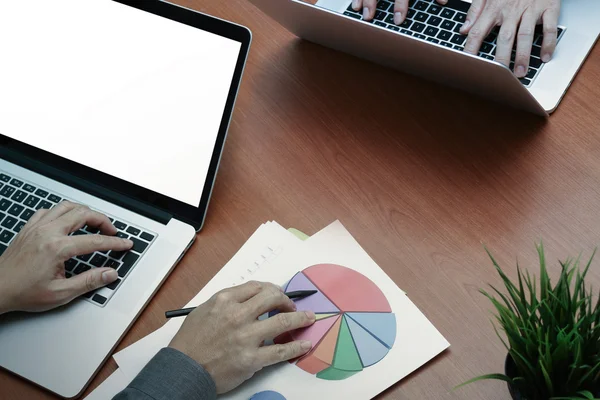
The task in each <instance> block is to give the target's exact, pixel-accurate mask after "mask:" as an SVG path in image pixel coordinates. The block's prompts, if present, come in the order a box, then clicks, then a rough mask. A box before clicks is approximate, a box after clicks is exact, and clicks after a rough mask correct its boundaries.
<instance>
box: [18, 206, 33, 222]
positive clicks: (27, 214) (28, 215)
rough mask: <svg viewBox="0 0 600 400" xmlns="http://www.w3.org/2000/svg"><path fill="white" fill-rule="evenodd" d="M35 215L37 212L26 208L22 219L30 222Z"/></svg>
mask: <svg viewBox="0 0 600 400" xmlns="http://www.w3.org/2000/svg"><path fill="white" fill-rule="evenodd" d="M33 214H35V211H33V210H31V209H29V208H26V209H25V211H23V214H21V219H24V220H25V221H29V219H30V218H31V217H32V216H33Z"/></svg>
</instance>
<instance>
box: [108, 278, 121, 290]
mask: <svg viewBox="0 0 600 400" xmlns="http://www.w3.org/2000/svg"><path fill="white" fill-rule="evenodd" d="M119 283H121V279H117V280H116V281H114V282H113V283H111V284H110V285H106V287H107V288H108V289H110V290H115V289H116V288H117V286H119Z"/></svg>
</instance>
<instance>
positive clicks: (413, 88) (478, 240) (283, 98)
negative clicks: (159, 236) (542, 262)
mask: <svg viewBox="0 0 600 400" xmlns="http://www.w3.org/2000/svg"><path fill="white" fill-rule="evenodd" d="M178 2H179V3H181V4H182V5H185V6H188V7H191V8H194V9H197V10H199V11H202V12H206V13H209V14H213V15H216V16H218V17H221V18H225V19H228V20H232V21H236V22H238V23H241V24H243V25H246V26H248V27H250V28H251V29H252V31H253V33H254V42H253V45H252V49H251V53H250V58H249V61H248V66H247V68H246V73H245V76H244V81H243V84H242V88H241V91H240V95H239V98H238V102H237V107H236V110H235V113H234V117H233V123H232V124H231V129H230V132H229V138H228V141H227V145H226V148H225V153H224V156H223V161H222V163H221V170H220V173H219V176H218V179H217V183H216V186H215V190H214V195H213V199H212V203H211V207H210V210H209V214H208V219H207V221H206V225H205V228H204V230H203V231H202V233H201V234H200V235H199V237H198V241H197V242H196V244H195V245H194V247H193V248H192V249H191V250H190V252H189V253H188V254H187V256H186V257H185V259H184V260H183V262H182V263H181V264H180V265H179V267H178V268H177V269H176V270H175V271H174V272H173V274H172V275H171V276H170V277H169V279H168V280H167V282H166V283H165V284H164V286H163V287H162V289H161V290H160V291H159V293H158V294H157V295H156V297H155V298H154V300H153V301H152V302H151V304H150V305H149V306H148V308H147V309H146V311H145V312H144V313H143V314H142V316H141V317H140V319H139V320H138V321H137V323H136V324H135V325H134V326H133V328H132V329H131V331H130V332H129V333H128V335H127V336H126V337H125V339H124V340H123V342H122V343H121V344H120V346H119V349H122V348H123V347H125V346H128V345H130V344H132V343H134V342H135V341H137V340H139V339H140V338H142V337H143V336H145V335H147V334H149V333H150V332H152V331H154V330H155V329H157V328H159V327H160V326H161V325H162V324H163V323H164V322H165V321H164V314H163V313H164V310H167V309H173V308H177V307H179V306H182V305H183V304H185V303H186V302H187V301H188V300H189V299H190V298H191V297H192V296H193V295H194V294H196V293H197V292H198V290H199V289H201V288H202V287H203V286H204V285H205V284H206V283H207V282H208V280H209V279H210V278H211V277H212V276H214V275H215V274H216V273H217V271H219V269H220V268H221V267H222V266H223V265H224V264H225V263H226V262H227V261H228V260H229V258H231V256H233V254H234V253H235V252H236V250H237V249H239V247H240V246H241V245H242V244H243V243H244V242H245V241H246V239H247V238H248V237H249V236H250V234H251V233H252V232H253V231H254V230H255V229H256V228H257V227H258V226H259V225H260V224H261V223H262V222H264V221H267V220H270V219H275V220H277V221H279V222H280V223H282V224H283V225H285V226H293V227H296V228H299V229H301V230H304V231H306V232H307V233H310V234H312V233H314V232H316V231H317V230H319V229H320V228H322V227H324V226H326V225H327V224H328V223H330V222H331V221H333V220H335V219H340V220H341V221H342V222H343V223H344V225H345V226H346V227H347V228H348V229H349V230H350V231H351V232H352V233H353V235H354V236H355V237H356V239H357V240H358V241H359V242H360V243H361V244H362V246H363V247H364V248H365V249H366V251H367V252H369V254H371V256H372V257H373V258H374V259H375V261H376V262H377V263H378V264H379V265H380V266H381V267H382V268H383V269H384V270H385V271H386V272H387V273H388V274H389V275H390V276H391V277H392V278H393V279H394V281H395V282H396V283H397V284H398V286H400V287H401V288H402V289H404V290H406V291H407V293H408V295H409V296H410V297H411V299H412V300H413V301H414V302H415V303H416V304H417V306H418V307H419V308H420V309H421V311H423V312H424V313H425V314H426V315H427V317H429V319H430V320H431V321H432V322H433V324H434V325H435V326H436V327H437V328H438V329H439V330H440V331H441V332H442V334H443V335H445V337H446V338H447V339H448V340H449V341H450V343H451V344H452V346H451V348H450V350H448V351H447V352H445V353H444V354H443V355H441V356H440V357H438V358H437V359H435V360H434V361H432V362H430V363H429V364H428V365H427V366H426V367H425V368H422V369H421V370H419V371H418V372H416V373H414V374H413V375H411V376H409V377H408V378H406V379H404V380H403V381H402V382H401V383H399V384H397V385H396V386H394V387H392V388H391V389H389V390H388V391H387V392H385V394H384V395H382V396H381V397H382V398H387V399H410V400H414V399H427V400H437V399H487V400H507V399H509V395H508V392H507V390H506V388H505V385H504V384H502V383H494V382H483V383H477V384H474V385H471V386H469V387H466V388H464V389H460V390H458V391H456V392H450V390H451V388H452V387H453V386H455V385H457V384H459V383H461V382H463V381H465V380H467V379H469V378H471V377H473V376H475V375H479V374H482V373H488V372H501V371H502V370H503V361H504V357H505V354H506V352H505V350H504V349H503V348H502V345H501V344H500V343H499V341H498V340H497V338H496V337H495V334H494V331H493V329H492V327H491V325H490V322H489V319H490V311H491V307H490V304H489V303H488V302H487V301H485V300H484V299H483V297H482V296H481V295H480V294H479V293H478V289H479V288H480V287H483V286H485V284H486V283H488V282H492V283H495V284H499V279H498V278H497V277H496V276H495V274H494V272H493V269H492V266H491V264H490V262H489V260H488V259H487V256H486V254H485V252H484V251H483V247H482V243H485V244H486V245H487V246H488V247H489V248H490V249H491V250H492V251H493V252H494V254H495V255H496V256H497V258H498V260H499V261H500V262H501V263H502V264H503V265H504V266H506V267H508V268H509V270H510V273H509V275H511V276H514V273H512V272H513V271H512V269H510V268H511V267H513V266H514V265H515V260H516V258H518V260H519V262H520V264H521V265H523V266H531V267H533V268H535V265H536V253H535V249H534V243H535V242H536V241H538V240H539V239H540V238H543V239H544V243H545V246H546V249H547V253H548V254H547V255H548V259H549V260H552V261H553V263H552V270H553V272H554V273H556V272H557V271H558V265H557V263H556V262H554V261H555V260H557V259H558V258H561V259H564V258H566V257H567V256H569V255H577V254H578V253H579V252H581V251H582V252H583V256H584V257H587V256H588V255H590V253H591V251H592V250H593V248H594V247H595V246H597V245H598V244H600V212H598V210H599V209H600V131H599V130H600V111H598V110H597V107H596V104H598V103H600V46H597V47H596V48H595V49H594V50H593V51H592V53H591V55H590V57H589V59H588V60H587V62H586V64H585V65H584V66H583V68H582V70H581V72H580V73H579V75H578V76H577V78H576V80H575V82H574V83H573V86H572V87H571V89H570V90H569V92H568V94H567V95H566V97H565V99H564V101H563V103H562V104H561V105H560V107H559V108H558V111H557V112H556V113H555V114H554V115H553V116H552V117H551V118H550V119H549V120H548V121H544V120H541V119H539V118H537V117H534V116H530V115H527V114H522V113H519V112H514V111H512V110H509V109H506V108H504V107H497V106H495V105H493V104H491V103H488V102H486V101H482V100H481V99H479V98H474V97H471V96H469V95H466V94H463V93H461V92H457V91H455V90H451V89H447V88H444V87H442V86H439V85H435V84H431V83H428V82H425V81H422V80H419V79H415V78H413V77H411V76H408V75H403V74H401V73H398V72H394V71H391V70H388V69H385V68H382V67H380V66H377V65H373V64H370V63H367V62H364V61H361V60H358V59H355V58H352V57H350V56H347V55H344V54H340V53H336V52H335V51H332V50H329V49H326V48H322V47H319V46H316V45H313V44H310V43H305V42H302V41H301V40H298V39H297V38H295V37H294V36H292V35H291V34H289V33H287V32H286V31H285V30H284V29H282V28H281V27H280V26H279V25H278V24H276V23H275V22H273V21H272V20H270V19H268V18H267V17H265V16H264V15H263V14H262V13H261V12H260V11H259V10H257V9H256V8H255V7H254V6H252V5H251V4H249V3H248V2H247V1H244V0H229V1H211V0H179V1H178ZM589 280H590V283H592V284H593V285H594V287H595V288H598V287H599V286H600V259H598V260H597V262H596V264H595V267H593V268H592V271H591V272H590V277H589ZM407 329H410V327H407ZM115 368H116V364H115V363H114V361H112V359H111V360H109V362H108V363H107V364H106V365H105V366H104V367H103V368H102V370H101V371H100V373H99V374H98V376H97V377H96V378H95V379H94V380H93V382H92V384H91V386H90V389H92V388H94V387H96V386H97V385H98V384H100V383H101V382H102V381H103V380H104V379H105V378H106V377H107V376H109V374H110V373H112V372H113V371H114V369H115ZM65 379H68V377H65ZM90 389H88V392H86V394H87V393H89V390H90ZM0 398H2V399H51V398H54V397H53V396H51V395H50V394H48V393H47V392H45V391H43V390H41V389H39V388H36V387H34V386H33V385H30V384H28V383H27V382H25V381H23V380H21V379H18V378H16V377H14V376H12V375H10V374H8V373H6V372H0Z"/></svg>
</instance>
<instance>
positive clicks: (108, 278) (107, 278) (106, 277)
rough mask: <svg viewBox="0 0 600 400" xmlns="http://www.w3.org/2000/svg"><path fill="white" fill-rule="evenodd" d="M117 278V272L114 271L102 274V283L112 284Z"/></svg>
mask: <svg viewBox="0 0 600 400" xmlns="http://www.w3.org/2000/svg"><path fill="white" fill-rule="evenodd" d="M117 278H118V276H117V271H115V270H114V269H113V270H110V271H105V272H103V273H102V282H104V283H105V284H109V283H113V282H114V281H116V280H117Z"/></svg>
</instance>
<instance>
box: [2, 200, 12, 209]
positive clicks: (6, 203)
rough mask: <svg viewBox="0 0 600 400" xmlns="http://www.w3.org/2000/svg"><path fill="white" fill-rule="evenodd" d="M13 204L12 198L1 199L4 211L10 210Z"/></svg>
mask: <svg viewBox="0 0 600 400" xmlns="http://www.w3.org/2000/svg"><path fill="white" fill-rule="evenodd" d="M11 205H12V201H10V200H7V199H2V200H0V210H2V211H6V210H8V207H10V206H11Z"/></svg>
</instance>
